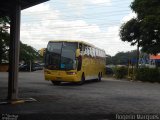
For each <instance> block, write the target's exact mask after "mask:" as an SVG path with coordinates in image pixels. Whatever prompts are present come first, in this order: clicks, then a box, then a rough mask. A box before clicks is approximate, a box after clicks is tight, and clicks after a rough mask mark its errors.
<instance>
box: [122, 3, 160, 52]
mask: <svg viewBox="0 0 160 120" xmlns="http://www.w3.org/2000/svg"><path fill="white" fill-rule="evenodd" d="M131 8H132V10H133V11H134V12H135V13H136V14H137V18H133V19H131V20H130V21H128V22H127V23H124V24H123V25H122V26H121V29H120V37H121V39H122V41H128V42H130V43H131V45H135V44H136V43H137V42H139V46H140V47H142V50H143V51H144V52H147V53H151V54H157V53H159V52H160V36H159V34H160V22H159V21H160V1H159V0H134V1H133V2H132V4H131Z"/></svg>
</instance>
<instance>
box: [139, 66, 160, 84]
mask: <svg viewBox="0 0 160 120" xmlns="http://www.w3.org/2000/svg"><path fill="white" fill-rule="evenodd" d="M136 80H141V81H149V82H160V72H159V70H158V69H157V68H139V69H137V70H136Z"/></svg>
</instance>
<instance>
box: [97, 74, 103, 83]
mask: <svg viewBox="0 0 160 120" xmlns="http://www.w3.org/2000/svg"><path fill="white" fill-rule="evenodd" d="M101 80H102V75H101V73H99V74H98V80H97V81H98V82H100V81H101Z"/></svg>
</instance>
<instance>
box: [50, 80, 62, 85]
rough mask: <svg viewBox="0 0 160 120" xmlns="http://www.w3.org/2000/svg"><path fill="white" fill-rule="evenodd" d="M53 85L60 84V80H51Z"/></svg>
mask: <svg viewBox="0 0 160 120" xmlns="http://www.w3.org/2000/svg"><path fill="white" fill-rule="evenodd" d="M51 82H52V84H53V85H60V84H61V82H60V81H51Z"/></svg>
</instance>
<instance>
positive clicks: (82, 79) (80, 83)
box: [78, 74, 85, 85]
mask: <svg viewBox="0 0 160 120" xmlns="http://www.w3.org/2000/svg"><path fill="white" fill-rule="evenodd" d="M84 82H85V76H84V74H82V77H81V81H80V82H78V84H79V85H83V84H84Z"/></svg>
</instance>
